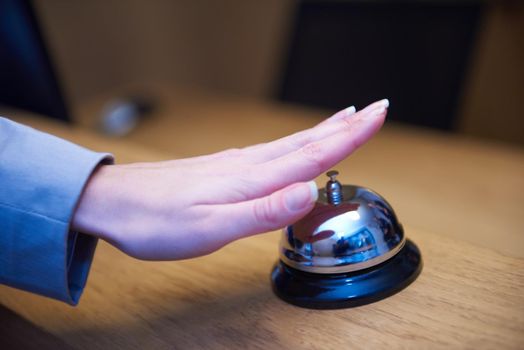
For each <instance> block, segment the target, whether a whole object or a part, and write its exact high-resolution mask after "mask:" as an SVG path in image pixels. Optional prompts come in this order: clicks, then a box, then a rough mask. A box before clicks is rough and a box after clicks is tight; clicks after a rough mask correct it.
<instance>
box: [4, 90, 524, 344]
mask: <svg viewBox="0 0 524 350" xmlns="http://www.w3.org/2000/svg"><path fill="white" fill-rule="evenodd" d="M158 96H159V97H160V101H162V104H161V105H160V108H159V110H158V111H157V112H156V113H154V114H153V115H152V116H151V118H150V119H148V120H145V121H144V123H143V124H142V125H141V126H140V127H139V129H137V130H136V131H134V132H133V133H132V134H131V135H129V136H128V137H126V138H124V139H123V140H116V139H108V138H105V137H102V136H100V135H95V134H93V133H90V132H89V131H87V130H86V129H85V128H80V127H77V128H75V129H69V128H66V127H64V126H61V125H58V124H55V123H51V122H49V121H46V120H42V119H38V118H34V117H25V116H22V115H21V114H16V113H15V114H16V115H14V116H13V117H14V119H16V120H20V121H22V122H25V123H28V124H30V125H33V126H34V127H37V128H40V129H43V130H46V131H49V132H52V133H54V134H57V135H59V136H62V137H65V138H68V139H70V140H73V141H75V142H78V143H80V144H82V145H84V146H87V147H90V148H94V149H96V150H104V151H112V152H114V153H115V155H116V157H117V160H118V161H120V162H133V161H147V160H151V161H154V160H160V159H166V158H169V157H182V156H184V157H185V156H191V155H196V154H201V153H206V152H211V151H217V150H219V149H223V148H227V147H239V146H243V145H247V144H251V143H255V142H262V141H267V140H270V139H273V138H276V137H279V136H283V135H285V134H287V133H290V132H293V131H297V130H300V129H302V128H306V127H309V126H312V125H314V124H315V123H316V122H318V121H320V120H321V119H322V118H323V117H325V116H326V114H325V113H322V112H320V111H314V110H307V109H303V108H299V107H291V106H279V105H275V104H268V103H261V102H256V101H245V100H239V99H238V98H225V97H221V98H218V97H214V96H206V95H202V94H193V93H192V94H187V93H184V92H180V91H176V90H175V91H172V90H169V91H168V90H162V92H161V93H159V95H158ZM95 106H97V103H94V104H93V105H92V106H91V107H89V106H87V107H85V108H84V110H83V113H85V114H84V119H83V122H84V124H88V123H89V121H88V118H85V115H89V114H91V115H94V111H95V110H96V109H95ZM392 108H394V102H393V104H392ZM81 115H82V114H81ZM337 169H338V170H339V171H340V172H341V177H340V178H341V181H342V182H344V183H356V184H359V185H364V186H367V187H371V188H373V189H375V190H376V191H378V192H379V193H381V194H382V195H384V196H385V197H386V198H387V199H388V200H389V202H391V204H392V205H393V207H394V208H395V209H396V211H397V214H398V216H399V218H400V220H401V221H402V223H403V224H404V226H405V228H406V234H407V236H408V237H409V238H411V239H412V240H413V241H415V242H416V243H417V245H418V246H419V248H420V249H421V251H422V254H423V259H424V269H423V271H422V274H421V275H420V277H419V278H418V279H417V280H416V281H415V282H414V283H413V284H412V285H411V286H409V287H408V288H407V289H405V290H403V291H401V292H400V293H398V294H396V295H394V296H392V297H390V298H388V299H385V300H383V301H380V302H377V303H374V304H370V305H367V306H362V307H358V308H354V309H345V310H334V311H333V310H331V311H318V310H306V309H301V308H298V307H295V306H291V305H288V304H286V303H284V302H282V301H281V300H279V299H277V298H276V297H275V296H274V295H273V294H272V292H271V290H270V285H269V271H270V269H271V266H272V264H273V263H274V262H275V261H276V259H277V246H278V238H279V233H278V232H273V233H269V234H265V235H259V236H256V237H252V238H248V239H244V240H241V241H238V242H235V243H233V244H230V245H229V246H227V247H225V248H224V249H222V250H220V251H219V252H216V253H214V254H212V255H209V256H206V257H203V258H198V259H193V260H187V261H178V262H162V263H153V262H142V261H137V260H134V259H132V258H129V257H127V256H125V255H124V254H122V253H121V252H119V251H117V250H116V249H114V248H112V247H111V246H109V245H108V244H106V243H104V242H101V243H100V244H99V247H98V250H97V253H96V256H95V260H94V263H93V268H92V271H91V275H90V278H89V281H88V285H87V287H86V289H85V292H84V296H83V297H82V300H81V302H80V305H79V306H78V307H76V308H72V307H70V306H67V305H65V304H62V303H60V302H57V301H53V300H50V299H46V298H42V297H39V296H36V295H31V294H29V293H25V292H21V291H18V290H15V289H11V288H8V287H5V286H0V303H1V304H2V305H3V307H1V306H0V344H8V345H11V346H15V345H16V346H20V345H22V346H24V347H29V348H33V347H34V348H37V347H38V348H45V349H47V348H49V349H51V348H53V349H54V348H57V347H65V348H67V347H71V348H85V349H92V348H136V349H144V348H154V349H164V348H165V349H171V348H177V349H178V348H181V349H186V348H190V349H193V348H220V349H222V348H223V349H232V348H239V349H253V348H254V349H257V348H260V349H273V348H277V349H279V348H284V349H297V348H307V349H334V348H338V349H353V348H417V349H420V348H515V349H517V348H523V347H524V291H523V290H524V215H523V214H524V212H523V210H524V152H523V151H522V150H521V149H515V148H510V147H507V146H501V145H496V144H488V143H483V142H479V141H475V140H470V139H465V138H461V137H458V136H451V135H446V134H441V133H436V132H431V131H427V130H419V129H415V128H407V127H402V126H398V125H393V126H389V125H388V126H386V127H385V128H384V130H383V131H382V132H380V133H379V134H378V135H377V136H376V137H375V139H374V140H373V141H372V142H370V143H369V144H368V145H366V146H365V147H363V148H362V149H361V150H359V151H358V152H357V153H356V154H354V155H353V156H352V157H350V158H349V159H347V160H345V161H343V162H342V163H341V164H340V165H339V166H338V167H337ZM317 182H318V184H319V185H321V184H323V182H324V179H318V181H317Z"/></svg>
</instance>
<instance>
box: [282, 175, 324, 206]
mask: <svg viewBox="0 0 524 350" xmlns="http://www.w3.org/2000/svg"><path fill="white" fill-rule="evenodd" d="M306 187H307V188H306ZM317 199H318V190H317V184H316V183H315V181H310V182H308V183H306V184H299V185H296V186H293V187H291V188H290V189H288V190H287V191H286V192H285V193H284V203H285V206H286V208H287V209H288V210H289V211H292V212H293V211H299V210H302V209H304V208H305V207H307V206H309V204H310V203H313V202H315V201H316V200H317Z"/></svg>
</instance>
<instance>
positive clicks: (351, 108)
mask: <svg viewBox="0 0 524 350" xmlns="http://www.w3.org/2000/svg"><path fill="white" fill-rule="evenodd" d="M356 111H357V109H356V108H355V106H349V107H348V108H346V109H345V110H344V112H346V117H349V116H350V115H352V114H355V112H356Z"/></svg>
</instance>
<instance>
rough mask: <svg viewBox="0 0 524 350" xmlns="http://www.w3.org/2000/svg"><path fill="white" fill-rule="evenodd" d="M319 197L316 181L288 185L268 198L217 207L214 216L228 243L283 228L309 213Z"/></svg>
mask: <svg viewBox="0 0 524 350" xmlns="http://www.w3.org/2000/svg"><path fill="white" fill-rule="evenodd" d="M317 198H318V190H317V186H316V184H315V182H313V181H310V182H302V183H296V184H292V185H289V186H287V187H286V188H284V189H281V190H279V191H276V192H274V193H272V194H271V195H269V196H265V197H261V198H257V199H253V200H249V201H245V202H239V203H233V204H222V205H216V206H214V208H215V209H216V210H214V211H213V212H214V215H215V216H216V218H217V220H218V221H220V224H219V225H220V226H225V227H224V228H223V229H224V230H225V231H224V234H225V235H226V239H227V240H228V241H230V240H235V239H238V238H241V237H246V236H249V235H253V234H257V233H262V232H267V231H272V230H276V229H279V228H282V227H284V226H286V225H289V224H291V223H293V222H296V221H297V220H299V219H300V218H302V217H303V216H304V215H306V214H307V213H309V212H310V211H311V209H312V208H313V206H314V204H315V201H316V200H317Z"/></svg>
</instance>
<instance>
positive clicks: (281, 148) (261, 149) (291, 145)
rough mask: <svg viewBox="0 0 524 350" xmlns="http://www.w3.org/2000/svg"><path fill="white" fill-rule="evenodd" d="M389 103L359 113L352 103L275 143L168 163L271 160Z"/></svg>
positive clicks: (338, 129)
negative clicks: (317, 122) (314, 124)
mask: <svg viewBox="0 0 524 350" xmlns="http://www.w3.org/2000/svg"><path fill="white" fill-rule="evenodd" d="M388 106H389V101H388V100H387V99H383V100H380V101H377V102H374V103H372V104H370V105H369V106H367V107H366V108H364V109H362V110H361V111H358V112H356V109H355V107H354V106H351V107H348V108H346V109H344V110H342V111H339V112H337V113H335V114H334V115H333V116H331V117H330V118H328V119H326V120H324V121H323V122H321V123H320V124H318V125H316V126H315V127H313V128H310V129H306V130H303V131H300V132H297V133H295V134H293V135H289V136H285V137H283V138H280V139H278V140H275V141H272V142H268V143H262V144H258V145H253V146H248V147H245V148H242V149H236V148H233V149H228V150H225V151H221V152H218V153H214V154H210V155H204V156H200V157H194V158H188V159H178V160H175V161H168V162H165V164H166V165H168V166H169V165H172V164H174V163H175V162H176V163H179V164H181V163H184V164H194V163H205V162H209V161H216V160H218V161H221V160H228V161H231V162H235V163H248V164H257V163H261V162H267V161H270V160H272V159H275V158H278V157H281V156H282V155H284V154H287V153H290V152H293V151H295V150H297V149H299V148H301V147H304V146H305V145H307V144H309V143H312V142H316V141H318V140H321V139H323V138H325V137H328V136H330V135H332V134H335V133H336V132H339V131H340V130H341V129H343V128H346V127H347V126H348V125H349V124H351V122H352V120H353V119H358V118H361V117H364V116H365V115H367V114H369V113H372V112H373V111H374V110H377V109H381V108H387V107H388Z"/></svg>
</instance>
